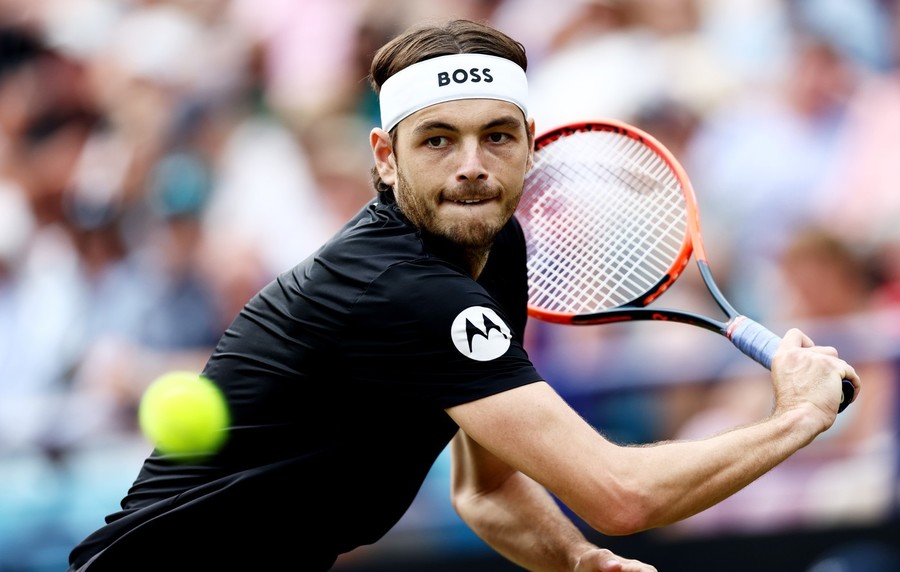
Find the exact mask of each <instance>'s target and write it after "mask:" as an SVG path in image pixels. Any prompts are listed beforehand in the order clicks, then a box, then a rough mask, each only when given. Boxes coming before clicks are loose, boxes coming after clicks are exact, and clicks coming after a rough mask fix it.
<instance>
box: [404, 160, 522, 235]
mask: <svg viewBox="0 0 900 572" xmlns="http://www.w3.org/2000/svg"><path fill="white" fill-rule="evenodd" d="M473 187H474V186H473ZM472 190H473V191H474V190H475V189H474V188H473V189H472ZM394 193H395V195H396V198H397V202H398V203H399V204H400V207H401V209H402V211H403V214H404V215H406V218H408V219H409V220H410V222H412V223H413V224H414V225H416V226H417V227H419V228H421V229H422V230H424V231H426V232H428V233H429V234H432V235H434V236H438V237H440V238H443V239H445V240H448V241H450V242H452V243H453V244H457V245H459V246H461V247H464V248H468V249H478V250H481V249H488V248H490V246H491V245H492V244H493V242H494V238H496V236H497V234H498V233H499V232H500V230H501V229H502V228H503V226H504V225H505V224H506V223H507V221H509V219H510V217H512V209H510V210H509V212H508V214H504V215H501V216H494V217H490V218H485V217H481V218H479V219H476V220H472V219H469V220H465V221H463V220H454V221H447V220H442V219H441V218H440V217H439V216H438V214H437V212H436V211H435V208H434V205H433V203H426V201H424V200H422V198H421V197H420V196H419V195H417V194H416V193H415V191H413V189H412V187H411V186H410V184H409V182H408V181H407V180H406V178H405V177H404V176H403V173H402V172H400V171H398V173H397V187H396V189H395V190H394ZM473 194H477V193H473Z"/></svg>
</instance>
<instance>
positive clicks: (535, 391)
mask: <svg viewBox="0 0 900 572" xmlns="http://www.w3.org/2000/svg"><path fill="white" fill-rule="evenodd" d="M447 413H448V414H449V415H450V416H451V417H452V418H453V420H454V421H455V422H456V423H457V425H459V427H460V429H461V433H460V434H458V435H457V437H456V438H455V440H454V443H453V449H452V453H453V456H454V477H459V478H460V479H462V478H465V480H461V481H460V482H464V483H469V484H473V483H474V484H475V485H477V486H479V487H485V486H489V485H490V484H491V479H499V478H502V473H503V471H504V470H519V471H522V472H523V473H525V474H526V475H528V476H530V477H531V478H533V479H535V480H536V481H538V482H540V483H541V484H543V485H544V486H545V487H547V488H549V489H550V490H552V491H553V492H555V493H557V494H562V495H567V494H568V493H571V492H572V491H574V490H578V489H579V488H583V487H588V488H589V483H588V480H590V479H592V478H594V477H596V476H598V475H599V474H600V472H601V471H602V468H603V465H604V464H605V463H604V459H603V457H608V454H612V453H613V450H614V449H615V448H614V447H613V446H612V445H611V444H610V443H609V442H607V441H606V440H605V439H603V437H602V436H600V434H599V433H597V431H596V430H594V429H593V428H592V427H591V426H590V425H589V424H588V423H586V422H585V421H584V419H582V418H581V416H579V415H578V413H577V412H576V411H574V410H573V409H572V408H571V407H569V405H568V404H566V402H565V401H564V400H563V399H562V398H561V397H560V396H559V395H558V394H557V393H556V392H555V391H554V390H553V389H552V388H551V387H550V386H549V385H548V384H547V383H545V382H535V383H531V384H527V385H523V386H521V387H517V388H514V389H510V390H507V391H503V392H500V393H497V394H495V395H492V396H489V397H485V398H483V399H478V400H476V401H471V402H469V403H464V404H462V405H457V406H454V407H451V408H449V409H447ZM470 441H474V443H470ZM605 460H609V459H608V458H607V459H605ZM462 463H472V466H471V467H468V466H462V465H461V464H462ZM505 467H508V469H505ZM465 471H477V472H473V473H466V472H465Z"/></svg>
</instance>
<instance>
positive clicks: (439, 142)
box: [426, 137, 447, 147]
mask: <svg viewBox="0 0 900 572" xmlns="http://www.w3.org/2000/svg"><path fill="white" fill-rule="evenodd" d="M426 143H428V146H429V147H442V146H444V145H446V144H447V138H446V137H429V138H428V140H427V141H426Z"/></svg>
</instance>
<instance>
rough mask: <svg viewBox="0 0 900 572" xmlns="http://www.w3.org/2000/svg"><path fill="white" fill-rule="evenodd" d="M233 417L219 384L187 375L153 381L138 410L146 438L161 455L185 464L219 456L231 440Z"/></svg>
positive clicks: (176, 374) (177, 372) (167, 376)
mask: <svg viewBox="0 0 900 572" xmlns="http://www.w3.org/2000/svg"><path fill="white" fill-rule="evenodd" d="M230 417H231V415H230V413H229V410H228V404H227V403H226V401H225V397H224V396H223V395H222V392H221V391H220V390H219V388H218V387H217V386H216V384H214V383H213V382H212V381H211V380H210V379H208V378H206V377H203V376H199V375H197V374H195V373H190V372H187V371H173V372H170V373H167V374H165V375H162V376H160V377H159V378H157V379H156V380H154V381H153V383H151V384H150V386H149V387H148V388H147V390H146V391H145V392H144V395H143V397H142V398H141V403H140V406H139V407H138V422H139V424H140V427H141V430H142V431H143V432H144V435H145V436H146V437H147V438H148V439H150V441H151V442H152V443H153V444H154V446H155V447H156V448H157V449H158V450H159V451H160V452H162V453H166V454H169V455H173V456H175V458H177V459H180V460H184V461H193V460H198V459H202V458H204V457H208V456H210V455H212V454H214V453H216V452H217V451H218V450H219V449H220V448H221V447H222V445H224V444H225V440H226V438H227V437H228V426H229V425H230V423H231V419H230Z"/></svg>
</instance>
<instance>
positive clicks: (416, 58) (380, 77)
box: [369, 20, 528, 192]
mask: <svg viewBox="0 0 900 572" xmlns="http://www.w3.org/2000/svg"><path fill="white" fill-rule="evenodd" d="M451 54H486V55H490V56H499V57H501V58H506V59H508V60H510V61H512V62H515V63H516V64H518V65H519V67H521V68H522V69H523V70H527V69H528V58H527V57H526V55H525V47H524V46H523V45H522V44H521V43H519V42H517V41H515V40H513V39H512V38H510V37H509V36H507V35H506V34H504V33H503V32H501V31H499V30H497V29H495V28H492V27H490V26H488V25H486V24H482V23H479V22H473V21H471V20H451V21H449V22H446V23H444V24H439V25H433V24H429V25H420V26H415V27H412V28H410V29H408V30H407V31H405V32H404V33H402V34H400V35H399V36H397V37H395V38H394V39H393V40H391V41H390V42H388V43H387V44H385V45H384V46H382V47H381V48H380V49H379V50H378V51H377V52H376V53H375V57H374V58H373V59H372V66H371V68H370V73H369V82H370V84H371V86H372V89H373V90H375V93H376V94H378V93H380V92H381V86H382V85H384V82H386V81H387V80H388V78H390V77H391V76H392V75H394V74H395V73H397V72H399V71H400V70H402V69H404V68H407V67H409V66H411V65H413V64H415V63H419V62H423V61H425V60H429V59H431V58H436V57H439V56H448V55H451ZM391 135H392V137H393V130H392V133H391ZM372 183H373V184H374V186H375V190H376V191H379V192H385V191H390V190H391V187H390V186H389V185H387V184H385V183H384V181H382V180H381V177H379V176H378V171H377V170H376V169H375V168H374V167H373V168H372Z"/></svg>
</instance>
